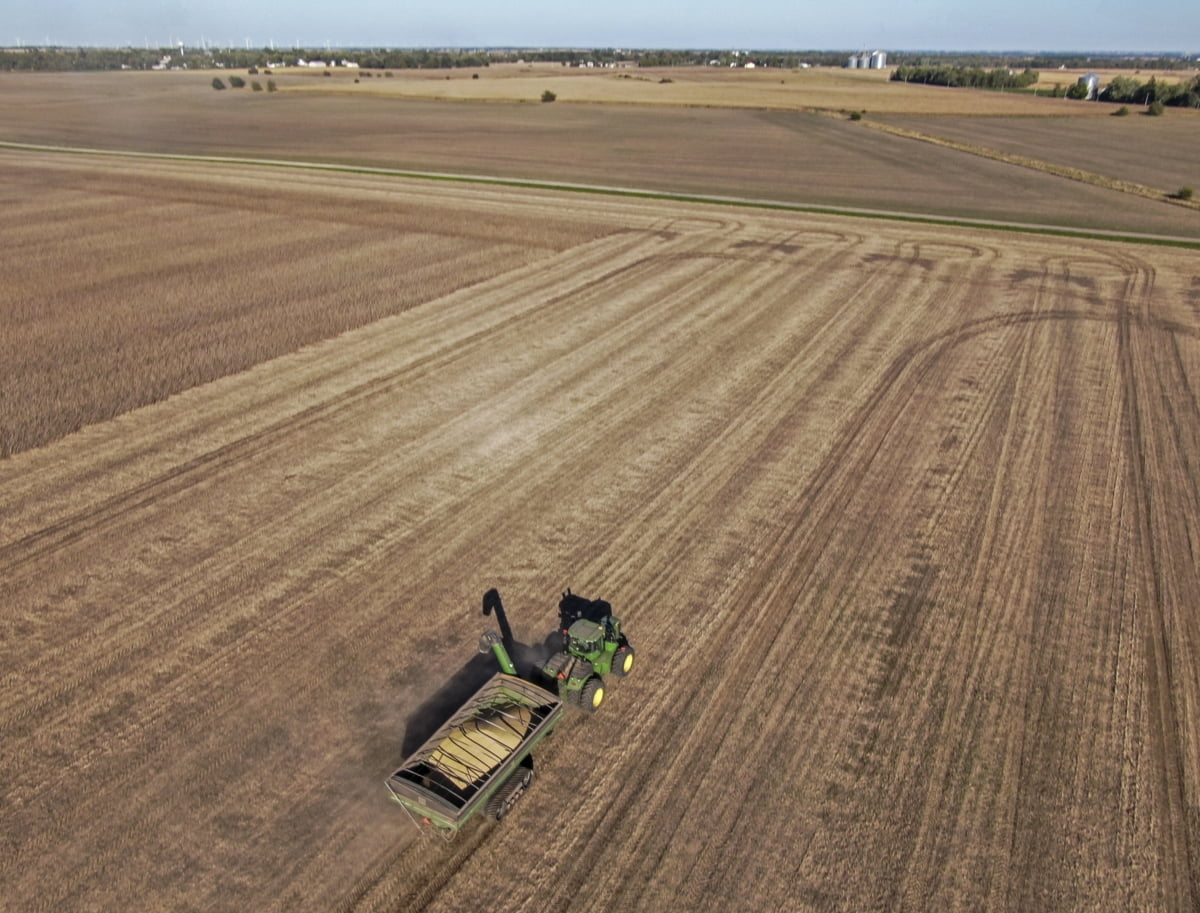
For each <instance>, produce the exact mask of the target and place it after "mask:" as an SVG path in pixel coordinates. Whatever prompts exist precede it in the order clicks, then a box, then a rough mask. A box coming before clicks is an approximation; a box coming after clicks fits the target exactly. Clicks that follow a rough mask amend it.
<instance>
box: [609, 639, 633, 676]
mask: <svg viewBox="0 0 1200 913" xmlns="http://www.w3.org/2000/svg"><path fill="white" fill-rule="evenodd" d="M612 671H613V675H615V676H617V678H624V677H625V676H626V675H628V674H629V673H630V672H632V671H633V647H630V646H624V647H618V648H617V652H616V653H614V654H613V661H612Z"/></svg>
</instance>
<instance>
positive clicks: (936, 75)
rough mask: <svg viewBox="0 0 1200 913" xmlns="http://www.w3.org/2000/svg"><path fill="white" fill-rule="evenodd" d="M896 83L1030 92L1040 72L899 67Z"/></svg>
mask: <svg viewBox="0 0 1200 913" xmlns="http://www.w3.org/2000/svg"><path fill="white" fill-rule="evenodd" d="M891 78H892V82H920V83H925V84H926V85H931V86H965V87H968V88H972V89H1027V88H1029V87H1030V86H1032V85H1033V84H1034V83H1035V82H1037V81H1038V73H1037V70H1032V69H1029V68H1028V67H1027V68H1026V69H1024V70H1022V71H1021V72H1020V73H1016V72H1013V71H1012V70H1010V69H1007V68H997V69H994V70H985V69H983V68H982V67H955V66H947V65H945V64H936V65H933V66H899V67H896V69H894V70H893V71H892V77H891Z"/></svg>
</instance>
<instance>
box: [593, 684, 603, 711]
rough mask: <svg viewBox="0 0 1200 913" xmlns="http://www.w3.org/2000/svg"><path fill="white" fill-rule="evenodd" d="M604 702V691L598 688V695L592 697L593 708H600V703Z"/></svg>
mask: <svg viewBox="0 0 1200 913" xmlns="http://www.w3.org/2000/svg"><path fill="white" fill-rule="evenodd" d="M603 700H604V689H603V688H597V689H596V693H595V694H593V695H592V706H593V707H599V706H600V702H601V701H603Z"/></svg>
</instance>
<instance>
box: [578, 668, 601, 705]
mask: <svg viewBox="0 0 1200 913" xmlns="http://www.w3.org/2000/svg"><path fill="white" fill-rule="evenodd" d="M603 703H604V680H603V679H602V678H600V677H599V676H593V677H592V678H589V679H588V680H587V681H586V682H585V683H584V685H583V688H581V689H580V691H579V706H580V707H582V708H583V709H584V710H585V711H587V712H588V713H595V712H596V711H597V710H598V709H600V705H601V704H603Z"/></svg>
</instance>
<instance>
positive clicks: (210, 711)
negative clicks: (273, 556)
mask: <svg viewBox="0 0 1200 913" xmlns="http://www.w3.org/2000/svg"><path fill="white" fill-rule="evenodd" d="M581 446H582V444H581ZM581 454H582V451H581ZM244 584H245V581H242V585H244ZM305 589H307V588H305ZM277 624H278V623H277ZM286 627H287V625H286V619H284V623H283V629H284V630H286ZM269 633H270V635H271V637H272V638H274V637H277V636H278V633H280V631H278V630H274V631H270V632H269ZM264 636H265V635H264ZM251 645H252V642H251V643H250V644H246V648H247V649H248V648H250V647H251ZM215 668H216V666H215ZM259 673H260V674H262V671H259ZM193 684H194V683H193ZM203 692H204V691H203V690H200V693H203ZM226 709H228V705H224V707H208V708H205V710H204V711H203V713H204V715H206V716H211V715H212V714H214V713H223V711H224V710H226Z"/></svg>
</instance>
